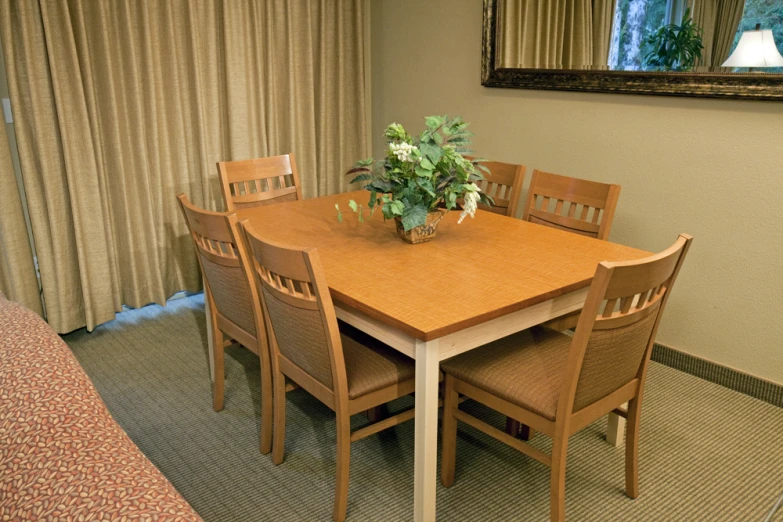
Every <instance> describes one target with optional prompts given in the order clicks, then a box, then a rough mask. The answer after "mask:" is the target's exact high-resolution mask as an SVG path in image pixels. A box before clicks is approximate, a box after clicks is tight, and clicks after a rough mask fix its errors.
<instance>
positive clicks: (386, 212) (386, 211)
mask: <svg viewBox="0 0 783 522" xmlns="http://www.w3.org/2000/svg"><path fill="white" fill-rule="evenodd" d="M381 212H383V217H384V218H385V219H392V218H394V212H393V211H392V204H391V201H390V202H388V203H384V204H383V206H382V207H381Z"/></svg>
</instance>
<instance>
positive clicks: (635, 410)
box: [625, 397, 642, 498]
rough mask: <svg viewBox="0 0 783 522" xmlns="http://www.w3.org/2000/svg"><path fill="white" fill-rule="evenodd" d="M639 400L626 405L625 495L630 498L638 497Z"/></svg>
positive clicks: (636, 399) (640, 410)
mask: <svg viewBox="0 0 783 522" xmlns="http://www.w3.org/2000/svg"><path fill="white" fill-rule="evenodd" d="M641 413H642V408H641V403H640V401H639V398H638V397H637V398H635V399H632V400H631V401H630V402H629V403H628V418H627V421H628V422H627V423H626V428H625V494H626V495H627V496H629V497H630V498H636V497H638V496H639V424H640V422H639V421H640V420H641Z"/></svg>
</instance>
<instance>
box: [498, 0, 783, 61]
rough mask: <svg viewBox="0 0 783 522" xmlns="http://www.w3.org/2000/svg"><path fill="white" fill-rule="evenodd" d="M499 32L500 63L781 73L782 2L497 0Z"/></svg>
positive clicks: (782, 50) (782, 44) (718, 0)
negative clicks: (725, 65) (725, 64)
mask: <svg viewBox="0 0 783 522" xmlns="http://www.w3.org/2000/svg"><path fill="white" fill-rule="evenodd" d="M496 30H497V42H496V45H497V47H496V49H497V53H496V57H497V59H496V66H497V67H499V68H520V69H582V70H605V71H606V70H612V71H646V72H705V73H732V72H738V73H746V72H753V73H766V74H783V56H781V53H783V0H499V1H498V18H497V29H496ZM743 35H745V36H744V37H743ZM730 57H731V60H729V58H730ZM727 60H729V63H727V65H731V66H729V67H724V66H723V64H724V63H726V62H727Z"/></svg>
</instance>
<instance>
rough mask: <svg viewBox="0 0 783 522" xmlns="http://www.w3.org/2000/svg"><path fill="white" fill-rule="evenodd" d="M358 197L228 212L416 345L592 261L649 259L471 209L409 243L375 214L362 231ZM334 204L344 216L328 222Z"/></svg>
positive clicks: (562, 281)
mask: <svg viewBox="0 0 783 522" xmlns="http://www.w3.org/2000/svg"><path fill="white" fill-rule="evenodd" d="M350 199H355V200H356V202H357V203H361V204H364V205H366V204H367V201H368V199H369V193H368V192H366V191H358V192H350V193H347V194H337V195H334V196H327V197H322V198H314V199H307V200H303V201H294V202H290V203H281V204H275V205H268V206H263V207H255V208H248V209H243V210H239V211H237V215H238V217H239V219H240V220H242V219H249V220H250V224H251V226H252V227H253V228H254V229H255V230H256V231H257V232H258V233H260V234H262V235H264V236H266V237H267V238H268V239H270V240H273V241H276V242H279V243H284V244H289V245H294V246H300V247H315V248H317V249H318V252H319V254H320V256H321V260H322V262H323V265H324V270H325V272H326V278H327V282H328V283H329V289H330V291H331V293H332V297H333V299H334V300H335V301H336V303H337V304H338V305H339V304H340V303H344V304H346V305H348V306H352V307H354V308H356V309H358V310H360V311H362V312H364V313H366V314H367V315H369V316H371V317H374V318H376V319H378V320H380V321H383V322H384V323H386V324H389V325H391V326H394V327H396V328H399V329H400V330H402V331H404V332H406V333H408V334H410V335H412V336H414V337H416V338H418V339H421V340H423V341H430V340H433V339H437V338H439V337H442V336H444V335H448V334H450V333H453V332H456V331H459V330H462V329H465V328H468V327H470V326H474V325H476V324H480V323H483V322H485V321H488V320H490V319H494V318H496V317H500V316H502V315H505V314H508V313H511V312H515V311H517V310H521V309H522V308H525V307H528V306H532V305H534V304H538V303H540V302H543V301H546V300H548V299H552V298H554V297H558V296H560V295H563V294H566V293H568V292H571V291H574V290H578V289H580V288H584V287H586V286H588V285H589V284H590V281H591V279H592V277H593V274H594V273H595V269H596V265H597V264H598V263H599V262H600V261H620V260H630V259H639V258H641V257H645V256H648V255H650V253H649V252H645V251H643V250H637V249H635V248H630V247H626V246H623V245H618V244H615V243H610V242H608V241H600V240H597V239H591V238H587V237H583V236H579V235H576V234H572V233H569V232H563V231H560V230H555V229H553V228H548V227H544V226H542V225H535V224H532V223H527V222H524V221H521V220H519V219H513V218H509V217H506V216H502V215H499V214H493V213H491V212H485V211H481V210H479V211H478V212H477V213H476V217H475V218H474V219H471V218H470V217H467V218H465V220H464V221H463V222H462V223H461V224H457V220H458V218H459V212H458V211H452V212H449V213H448V214H447V215H446V216H445V217H444V218H443V220H442V221H441V223H440V225H439V227H438V235H437V237H436V238H435V239H434V240H432V241H430V242H428V243H421V244H418V245H411V244H408V243H405V242H404V241H402V240H401V239H400V238H399V237H397V233H396V230H395V224H394V222H393V221H384V219H383V216H382V215H381V212H380V210H378V211H377V212H376V213H375V216H373V218H372V219H371V220H370V221H368V222H365V223H364V224H361V223H359V222H358V217H357V215H356V214H354V213H353V212H351V210H350V209H349V208H348V200H350ZM335 203H339V204H340V208H341V209H342V211H343V222H342V223H339V222H338V221H337V211H336V209H335V208H334V205H335Z"/></svg>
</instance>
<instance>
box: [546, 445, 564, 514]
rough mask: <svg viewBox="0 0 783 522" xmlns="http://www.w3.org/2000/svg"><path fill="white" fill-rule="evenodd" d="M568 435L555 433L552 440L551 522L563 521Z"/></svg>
mask: <svg viewBox="0 0 783 522" xmlns="http://www.w3.org/2000/svg"><path fill="white" fill-rule="evenodd" d="M567 454H568V435H566V434H565V433H555V437H554V440H553V441H552V475H551V478H550V483H549V513H550V515H549V516H550V520H551V522H564V521H565V473H566V456H567Z"/></svg>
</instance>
